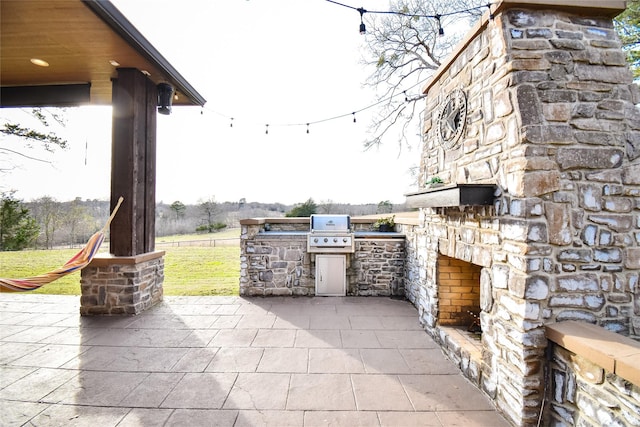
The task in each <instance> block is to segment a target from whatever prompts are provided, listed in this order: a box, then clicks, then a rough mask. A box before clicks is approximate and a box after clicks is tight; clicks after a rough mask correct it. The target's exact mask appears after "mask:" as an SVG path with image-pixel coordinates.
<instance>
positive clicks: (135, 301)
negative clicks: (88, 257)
mask: <svg viewBox="0 0 640 427" xmlns="http://www.w3.org/2000/svg"><path fill="white" fill-rule="evenodd" d="M164 254H165V252H164V251H155V252H148V253H144V254H140V255H135V256H130V257H117V256H113V255H110V254H98V255H96V256H95V257H94V258H93V260H92V261H91V263H90V264H89V265H88V266H87V267H85V268H84V269H82V273H81V279H80V285H81V288H82V297H81V298H80V314H81V315H83V316H90V315H122V314H139V313H141V312H143V311H145V310H147V309H149V308H151V307H152V306H154V305H155V304H157V303H159V302H160V301H162V296H163V289H162V285H163V283H164Z"/></svg>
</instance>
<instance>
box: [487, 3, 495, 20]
mask: <svg viewBox="0 0 640 427" xmlns="http://www.w3.org/2000/svg"><path fill="white" fill-rule="evenodd" d="M487 9H489V19H490V20H492V21H493V18H495V16H494V15H493V11H492V10H491V3H488V4H487Z"/></svg>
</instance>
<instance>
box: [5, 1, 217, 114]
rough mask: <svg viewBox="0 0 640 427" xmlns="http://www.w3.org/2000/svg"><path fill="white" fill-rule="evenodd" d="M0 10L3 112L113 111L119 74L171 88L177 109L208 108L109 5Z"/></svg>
mask: <svg viewBox="0 0 640 427" xmlns="http://www.w3.org/2000/svg"><path fill="white" fill-rule="evenodd" d="M0 9H1V10H0V31H1V35H0V43H1V49H0V86H2V97H1V98H0V106H2V107H5V106H26V105H38V106H44V105H47V106H70V105H83V104H97V105H100V104H102V105H104V104H107V105H108V104H111V102H112V95H111V91H112V84H113V83H112V80H113V79H114V78H117V76H118V72H117V69H118V68H135V69H138V70H140V71H141V72H143V73H144V74H146V75H147V76H148V78H149V79H150V80H151V81H152V82H153V83H155V84H159V83H168V84H170V85H171V86H172V87H173V88H174V89H175V91H176V94H177V99H174V100H173V105H198V106H202V105H204V103H205V102H206V100H205V99H204V98H203V97H202V96H201V95H200V94H199V93H198V92H197V91H196V90H195V89H194V88H193V87H192V86H191V84H190V83H189V82H188V81H187V80H186V79H185V78H184V77H183V76H182V75H180V73H178V71H177V70H176V69H175V68H174V67H173V66H172V65H171V64H170V63H169V62H168V61H167V60H166V59H165V58H164V57H163V56H162V55H161V54H160V52H159V51H158V50H157V49H155V48H154V47H153V46H152V45H151V43H149V41H148V40H147V39H146V38H145V37H144V36H143V35H142V34H141V33H140V32H139V31H138V30H137V29H136V28H135V27H134V26H133V25H132V24H131V22H129V21H128V20H127V18H126V17H125V16H124V15H123V14H122V13H121V12H120V11H119V10H118V9H117V8H116V7H115V6H114V5H113V4H111V3H110V2H109V1H108V0H28V1H4V0H0ZM34 58H37V59H41V60H43V61H45V62H46V63H48V66H45V67H42V66H41V67H38V66H36V65H34V63H32V61H31V60H33V59H34ZM87 88H89V90H90V95H89V99H87V98H86V96H85V91H86V90H87ZM21 96H24V97H25V98H24V99H19V97H21ZM57 96H59V98H56V97H57Z"/></svg>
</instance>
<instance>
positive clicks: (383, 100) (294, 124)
mask: <svg viewBox="0 0 640 427" xmlns="http://www.w3.org/2000/svg"><path fill="white" fill-rule="evenodd" d="M427 80H429V79H428V78H427V79H424V80H422V81H419V82H418V83H416V84H414V85H413V86H411V87H409V88H408V89H406V90H403V91H401V92H400V91H398V92H396V93H395V94H393V95H390V96H388V97H386V98H384V99H381V100H379V101H377V102H375V103H373V104H370V105H368V106H366V107H363V108H360V109H359V110H356V111H352V112H351V113H345V114H340V115H337V116H333V117H328V118H325V119H321V120H316V121H309V122H302V123H276V124H274V123H271V124H268V123H267V124H265V125H264V126H265V131H264V133H265V135H268V134H269V127H273V126H278V127H297V126H306V133H310V127H311V125H314V124H319V123H325V122H329V121H333V120H338V119H342V118H344V117H347V116H351V117H353V123H357V120H356V113H360V112H362V111H366V110H369V109H371V108H374V107H376V106H378V105H380V104H383V103H386V102H389V101H391V100H392V99H394V98H396V97H398V96H401V95H403V96H404V100H405V102H414V101H419V100H421V99H423V98H425V97H426V95H424V94H420V95H418V96H415V97H413V98H411V97H409V95H408V94H407V91H409V90H411V89H414V88H415V87H418V86H421V85H423V84H424V83H426V82H427ZM203 110H207V111H211V112H212V113H214V114H217V115H219V116H221V117H223V118H225V119H228V120H229V121H230V123H229V127H233V125H234V120H235V118H234V117H230V116H227V115H225V114H222V113H220V112H218V111H215V110H213V109H211V108H209V107H203V109H202V110H201V111H200V114H202V111H203ZM263 123H264V122H263ZM253 124H254V125H256V123H255V122H254V123H253Z"/></svg>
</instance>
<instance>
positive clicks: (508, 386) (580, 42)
mask: <svg viewBox="0 0 640 427" xmlns="http://www.w3.org/2000/svg"><path fill="white" fill-rule="evenodd" d="M623 9H624V3H623V2H574V1H521V2H517V3H516V2H507V1H505V2H501V3H499V4H497V5H494V7H493V19H491V18H490V17H489V14H486V15H485V17H484V19H483V20H482V22H480V23H479V24H478V25H477V26H476V28H474V29H473V30H472V32H471V33H470V34H469V35H468V37H467V39H466V40H465V41H464V43H463V44H461V46H460V48H459V49H458V50H457V51H456V52H455V53H454V55H452V57H451V58H450V59H449V61H448V62H447V63H446V64H444V65H443V66H442V67H441V68H440V69H439V70H438V72H437V73H436V75H435V76H434V77H433V78H432V80H431V81H430V83H429V84H428V85H427V87H426V88H425V94H426V103H427V108H426V111H427V114H426V120H425V123H424V145H423V152H422V159H421V169H420V172H421V176H420V182H421V185H423V186H425V184H426V183H427V182H429V181H430V179H431V178H432V177H436V176H437V177H439V178H441V179H442V180H443V181H444V183H445V185H444V186H442V187H439V188H435V189H429V188H425V187H422V188H419V189H418V190H417V191H415V192H413V193H410V194H408V195H407V203H408V204H409V206H410V207H413V208H419V212H420V217H419V221H418V223H417V225H413V224H401V225H400V228H399V229H398V231H400V232H402V233H403V234H404V235H405V236H406V239H407V243H406V252H407V260H406V267H405V268H406V276H405V284H404V286H405V289H406V292H407V297H408V298H409V299H410V300H411V301H412V302H413V303H414V304H415V305H416V307H417V308H418V310H419V316H420V319H421V322H422V323H423V325H424V327H425V329H426V330H427V331H428V332H429V333H430V334H431V335H433V336H434V337H435V338H436V339H437V340H439V341H440V344H441V345H442V347H443V349H444V350H445V352H447V354H449V356H450V357H451V358H452V359H453V360H454V361H456V362H457V363H458V365H459V366H460V368H461V370H462V371H463V372H464V374H465V375H466V376H467V377H468V378H470V379H471V380H472V381H473V382H475V383H476V384H477V385H478V387H480V388H481V389H482V390H484V391H485V392H486V393H487V394H488V395H489V396H490V397H491V398H492V399H494V401H495V403H496V405H497V407H498V408H499V409H500V410H501V411H502V412H503V413H504V414H505V415H506V417H507V418H508V419H509V420H510V421H511V422H512V423H513V424H514V425H527V426H533V425H537V423H538V418H539V416H540V412H541V411H542V407H543V406H544V403H543V402H544V401H545V393H546V394H547V399H548V400H547V402H546V407H545V408H544V416H545V417H544V421H545V424H544V425H605V424H609V425H627V424H628V425H640V424H638V423H640V419H639V418H640V416H639V415H638V413H639V408H640V399H639V396H640V389H639V386H640V384H639V383H640V381H638V380H637V379H635V380H634V379H633V376H632V375H627V374H626V375H627V377H626V378H621V377H618V376H617V375H616V374H614V373H613V370H611V371H606V372H607V373H606V375H600V374H593V375H589V376H588V377H586V378H591V379H588V380H582V379H580V378H583V376H580V375H578V374H576V373H572V372H569V371H570V369H569V367H570V366H574V365H575V366H578V367H579V368H580V367H581V369H582V370H583V371H584V370H585V369H587V368H585V366H587V365H588V366H591V365H589V364H588V363H586V362H584V363H582V362H580V363H577V362H575V361H576V360H582V359H580V356H578V355H575V354H573V353H571V352H569V351H568V350H564V349H562V352H560V353H558V350H556V352H555V353H554V355H553V356H551V355H550V353H548V350H549V349H551V348H552V344H551V343H549V341H548V340H547V334H546V327H547V326H549V325H551V324H554V323H557V322H563V321H578V322H582V323H587V324H595V325H598V326H599V327H601V328H600V329H601V330H603V331H604V330H608V331H613V332H615V333H617V334H618V335H617V336H629V337H632V338H636V339H638V338H639V337H640V285H639V283H638V278H639V273H640V110H639V109H638V107H637V106H636V105H637V104H638V103H639V102H640V91H639V90H638V86H636V85H635V84H633V82H632V75H631V73H630V70H629V69H628V67H627V64H626V62H625V54H624V52H623V51H622V50H621V48H620V42H619V41H618V39H617V36H616V33H615V30H614V28H613V25H612V20H611V18H612V17H613V16H616V15H617V14H618V13H620V12H621V11H622V10H623ZM476 317H477V319H478V321H477V323H479V324H480V326H481V328H482V335H481V338H480V339H478V340H477V341H476V342H473V339H472V338H469V337H468V336H467V335H466V329H467V327H468V326H469V325H472V324H473V323H474V320H475V319H476ZM559 324H561V323H559ZM576 330H577V329H576ZM461 331H462V332H461ZM607 333H610V332H607ZM623 338H625V337H623ZM625 339H626V340H628V341H631V342H632V344H629V345H630V347H629V348H631V349H634V348H636V347H635V345H634V344H633V340H629V339H628V338H625ZM604 346H605V347H606V346H607V344H604ZM558 348H560V347H558ZM633 351H635V353H633ZM633 351H632V353H633V354H634V357H636V358H638V357H639V356H640V349H636V350H633ZM548 359H553V364H551V363H549V362H547V360H548ZM585 360H586V359H585ZM636 360H640V359H636ZM589 363H590V362H589ZM593 366H595V365H593ZM612 366H613V365H612ZM604 368H605V369H607V368H606V367H604ZM589 369H590V368H589ZM598 369H600V371H602V368H597V369H595V371H594V372H596V371H598ZM616 372H617V371H616ZM583 373H584V372H583ZM576 378H578V379H576ZM631 380H633V381H635V383H632V382H630V381H631Z"/></svg>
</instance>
